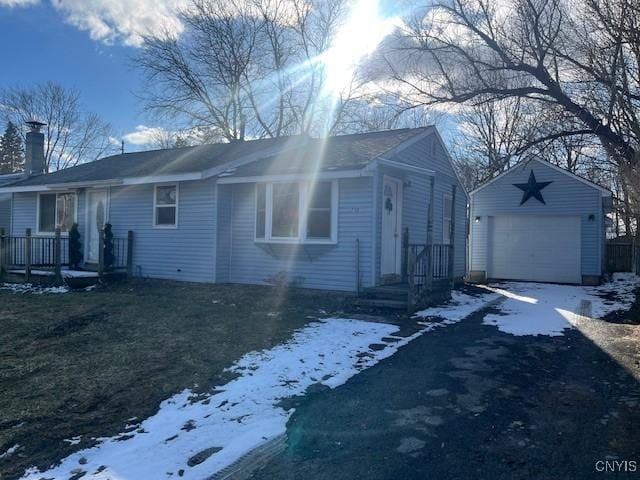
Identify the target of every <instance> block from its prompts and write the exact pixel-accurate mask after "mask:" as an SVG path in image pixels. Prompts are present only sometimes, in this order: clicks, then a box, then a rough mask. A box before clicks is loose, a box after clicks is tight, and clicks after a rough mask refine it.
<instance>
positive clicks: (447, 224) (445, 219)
mask: <svg viewBox="0 0 640 480" xmlns="http://www.w3.org/2000/svg"><path fill="white" fill-rule="evenodd" d="M452 216H453V199H452V197H451V195H449V194H445V195H444V197H443V199H442V243H444V244H445V245H449V244H450V243H451V224H452Z"/></svg>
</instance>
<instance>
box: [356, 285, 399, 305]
mask: <svg viewBox="0 0 640 480" xmlns="http://www.w3.org/2000/svg"><path fill="white" fill-rule="evenodd" d="M408 293H409V287H408V286H406V285H404V284H400V285H393V286H391V285H386V286H380V287H371V288H367V289H365V290H364V291H363V292H362V295H363V296H364V297H365V298H377V299H381V300H405V301H406V299H407V295H408Z"/></svg>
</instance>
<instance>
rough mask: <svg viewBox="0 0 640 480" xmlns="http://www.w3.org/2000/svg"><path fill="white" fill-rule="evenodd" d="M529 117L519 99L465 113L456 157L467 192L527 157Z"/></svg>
mask: <svg viewBox="0 0 640 480" xmlns="http://www.w3.org/2000/svg"><path fill="white" fill-rule="evenodd" d="M530 116H531V115H527V113H526V109H525V108H524V107H523V104H522V101H521V100H520V99H518V98H507V99H504V100H500V101H493V102H484V103H478V104H476V105H473V106H470V107H466V108H464V109H462V111H461V113H460V114H459V115H458V118H459V127H458V128H459V131H460V135H459V136H458V137H459V138H458V139H457V140H456V141H455V144H454V148H453V157H454V159H455V162H456V166H457V167H458V170H459V172H460V175H461V177H462V179H463V181H464V182H465V186H466V187H467V188H469V189H473V188H475V187H477V186H478V185H479V184H481V183H483V182H485V181H487V180H489V179H491V178H493V177H494V176H495V175H498V174H500V173H502V172H503V171H505V170H507V169H508V168H510V167H512V166H513V165H514V164H515V163H517V162H518V161H520V160H521V159H522V158H524V157H526V152H525V149H524V145H525V144H526V142H527V138H528V137H529V133H528V132H529V131H530V128H529V124H530V122H531V119H530V118H529V117H530Z"/></svg>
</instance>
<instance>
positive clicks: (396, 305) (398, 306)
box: [355, 298, 407, 310]
mask: <svg viewBox="0 0 640 480" xmlns="http://www.w3.org/2000/svg"><path fill="white" fill-rule="evenodd" d="M355 303H356V305H358V306H360V307H375V308H391V309H394V310H406V309H407V300H406V299H405V300H389V299H379V298H358V299H357V300H356V302H355Z"/></svg>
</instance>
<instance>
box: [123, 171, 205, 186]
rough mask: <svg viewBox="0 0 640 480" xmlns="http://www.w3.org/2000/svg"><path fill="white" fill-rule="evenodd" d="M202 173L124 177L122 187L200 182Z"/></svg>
mask: <svg viewBox="0 0 640 480" xmlns="http://www.w3.org/2000/svg"><path fill="white" fill-rule="evenodd" d="M203 178H204V177H203V175H202V172H191V173H178V174H169V175H147V176H144V177H125V178H123V179H122V181H121V184H122V185H144V184H148V183H171V182H174V183H175V182H187V181H190V180H202V179H203Z"/></svg>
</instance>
